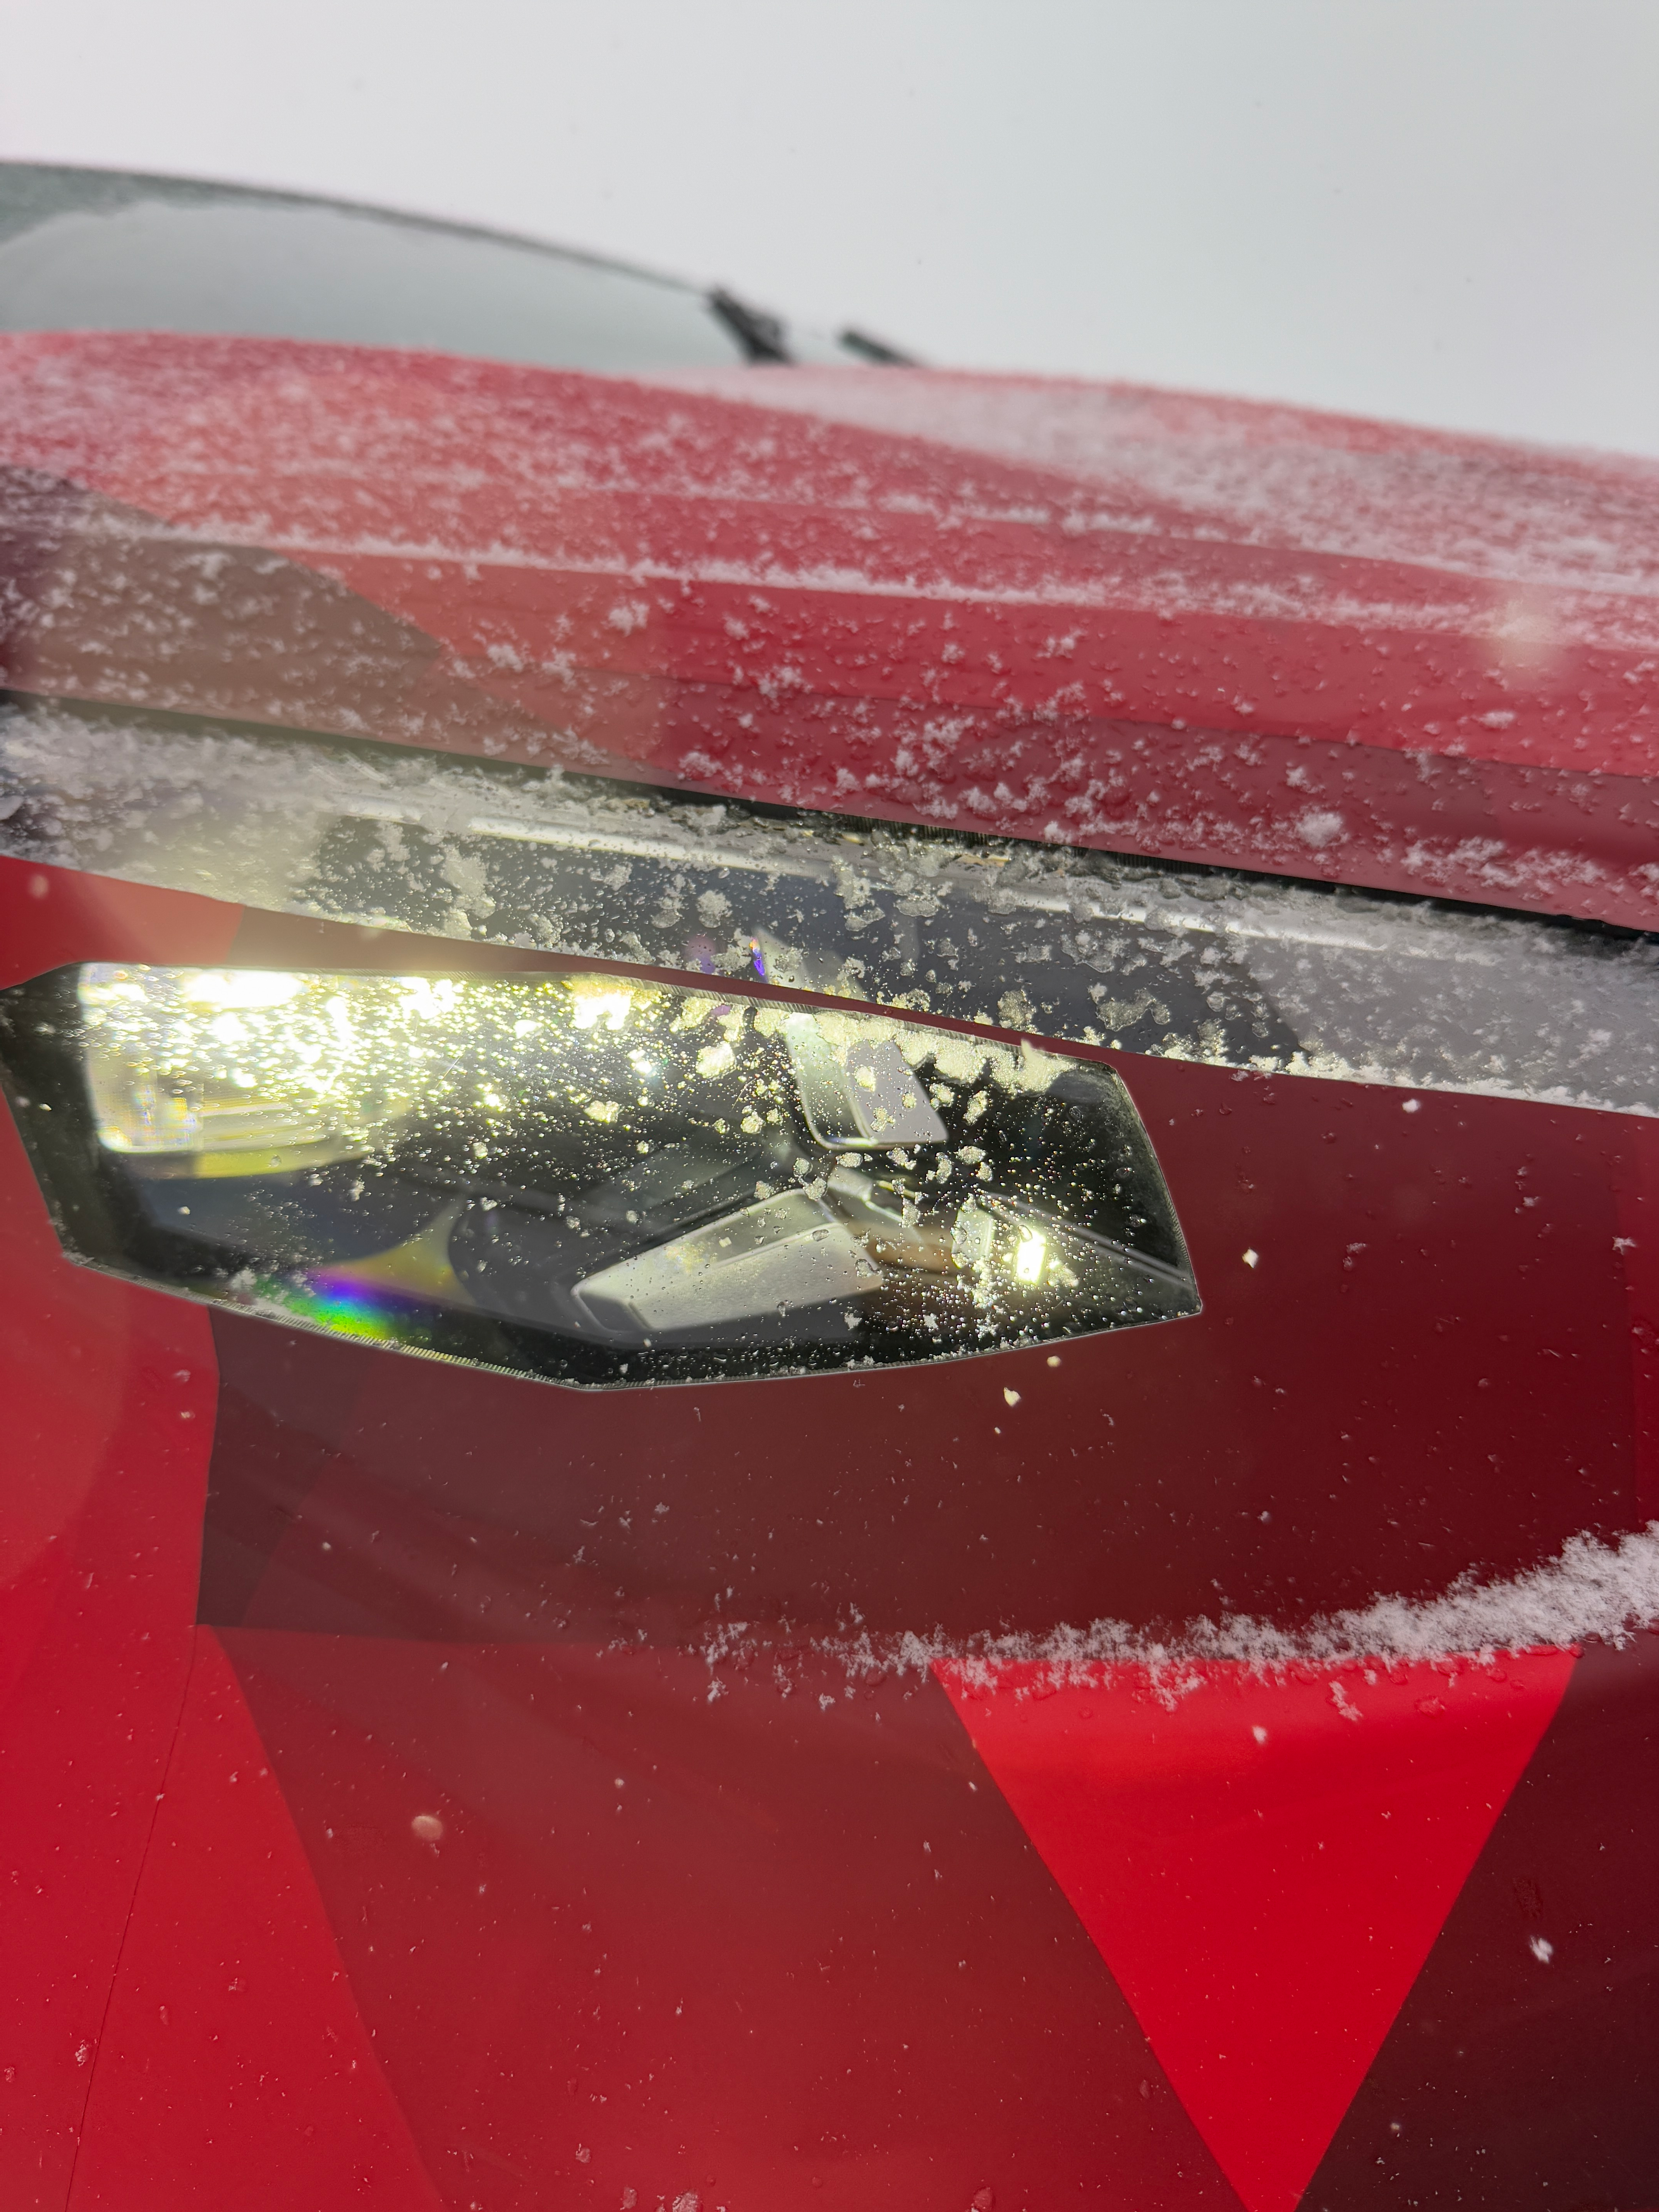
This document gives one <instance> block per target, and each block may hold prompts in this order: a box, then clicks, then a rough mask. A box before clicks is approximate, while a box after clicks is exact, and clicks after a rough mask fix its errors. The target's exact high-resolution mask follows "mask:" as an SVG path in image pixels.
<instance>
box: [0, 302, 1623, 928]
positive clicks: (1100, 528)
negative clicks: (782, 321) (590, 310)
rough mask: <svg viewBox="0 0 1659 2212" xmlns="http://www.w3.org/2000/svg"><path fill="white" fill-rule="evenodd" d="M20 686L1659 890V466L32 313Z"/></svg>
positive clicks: (973, 814) (1428, 885)
mask: <svg viewBox="0 0 1659 2212" xmlns="http://www.w3.org/2000/svg"><path fill="white" fill-rule="evenodd" d="M0 395H3V397H0V426H3V427H0V487H3V489H0V499H3V506H0V533H3V550H0V580H3V583H4V586H5V590H4V597H3V599H0V609H3V614H0V680H3V681H4V682H6V683H8V684H10V685H11V686H12V687H13V688H15V689H19V690H33V691H47V692H56V693H59V694H64V695H72V696H78V697H83V698H89V699H94V700H114V701H119V702H124V703H129V704H136V705H143V706H149V707H160V708H173V709H177V710H181V711H185V712H190V713H199V714H215V715H230V716H237V717H241V718H245V719H248V720H255V721H261V722H274V723H279V724H282V723H289V724H298V725H302V726H307V727H311V728H316V729H323V730H329V731H336V732H355V733H362V734H366V735H369V736H372V737H376V738H387V739H392V740H396V741H398V742H402V743H406V744H423V745H430V746H437V747H442V748H445V749H448V750H457V751H473V752H483V753H489V754H491V755H496V756H501V757H516V758H521V759H527V760H535V761H539V762H543V763H562V764H563V765H566V766H568V767H572V768H585V769H593V770H598V771H599V772H601V773H604V774H607V775H617V776H623V777H632V778H639V779H645V780H648V781H653V782H655V783H665V784H672V785H680V786H688V787H698V788H701V789H704V790H714V791H720V792H729V793H740V794H742V795H744V796H745V797H749V798H752V799H763V800H770V801H775V802H780V803H783V804H787V805H805V806H827V807H834V808H836V809H837V810H840V811H844V812H850V813H856V814H863V815H874V816H883V817H891V818H896V819H899V820H904V821H913V822H918V823H939V824H945V823H948V824H951V825H953V826H954V827H956V828H957V829H982V830H987V831H994V832H999V833H1004V834H1012V835H1014V836H1024V837H1033V838H1043V839H1049V840H1063V841H1066V842H1073V843H1081V844H1094V845H1101V846H1107V847H1111V848H1116V849H1120V850H1139V851H1145V852H1150V853H1156V854H1164V855H1166V856H1169V857H1171V858H1177V859H1186V860H1194V859H1195V860H1206V861H1226V862H1230V863H1232V864H1235V865H1243V866H1249V867H1257V868H1264V869H1270V870H1279V871H1284V872H1290V873H1294V874H1297V875H1301V876H1306V877H1312V878H1329V879H1340V880H1344V881H1347V882H1352V883H1359V884H1370V885H1374V886H1378V887H1382V888H1388V889H1395V890H1407V891H1411V890H1416V891H1422V892H1436V893H1439V894H1442V895H1449V896H1456V897H1463V898H1476V899H1482V900H1487V901H1491V902H1498V903H1502V904H1508V905H1513V906H1524V907H1537V908H1547V909H1556V910H1564V911H1568V912H1574V913H1582V914H1586V915H1592V916H1595V917H1598V918H1600V919H1601V920H1604V921H1614V922H1620V923H1625V924H1630V925H1634V926H1638V927H1644V926H1651V925H1652V923H1653V922H1654V921H1655V918H1656V915H1659V867H1656V865H1655V863H1654V861H1653V860H1652V857H1651V856H1652V854H1653V853H1654V851H1655V850H1656V838H1659V783H1656V778H1659V601H1656V592H1659V465H1656V464H1655V463H1652V462H1648V461H1643V460H1634V459H1621V458H1618V457H1613V456H1606V455H1596V454H1589V453H1559V452H1553V451H1548V450H1545V449H1541V448H1533V447H1518V446H1512V445H1504V444H1500V443H1498V442H1497V441H1490V440H1480V439H1473V438H1462V437H1454V436H1451V435H1445V434H1441V433H1437V432H1431V431H1421V430H1411V429H1404V428H1398V427H1395V426H1389V425H1384V424H1379V423H1374V422H1363V421H1359V420H1357V419H1353V418H1350V417H1343V416H1323V415H1316V414H1312V413H1309V412H1306V411H1302V410H1291V409H1288V408H1281V407H1273V406H1268V405H1262V404H1252V403H1248V402H1243V401H1231V400H1218V399H1210V398H1194V397H1190V396H1183V395H1178V394H1171V393H1165V392H1153V391H1150V390H1146V389H1141V388H1136V387H1130V386H1105V385H1084V384H1070V383H1058V382H1046V381H1039V380H1030V379H1014V378H993V377H974V376H965V375H957V374H937V373H933V372H926V371H920V370H916V371H909V370H907V371H894V370H889V369H872V370H860V369H836V370H827V371H817V370H810V369H781V370H777V371H767V372H762V373H756V372H752V371H740V372H739V371H732V372H717V373H711V374H699V375H696V376H680V377H677V378H675V379H673V380H657V381H655V382H653V383H650V384H647V383H641V382H632V381H623V380H610V379H601V378H595V377H590V376H585V375H575V374H562V373H556V372H552V371H547V370H539V369H534V368H506V367H500V366H495V365H490V364H480V363H476V362H460V361H456V360H453V359H449V358H442V357H435V356H417V355H410V354H403V353H380V352H370V351H365V350H362V349H341V348H333V347H322V346H313V345H300V344H294V343H280V342H270V341H264V340H258V341H254V340H240V339H197V338H173V337H116V336H106V335H101V334H89V335H69V336H64V335H52V336H46V337H8V338H4V339H0Z"/></svg>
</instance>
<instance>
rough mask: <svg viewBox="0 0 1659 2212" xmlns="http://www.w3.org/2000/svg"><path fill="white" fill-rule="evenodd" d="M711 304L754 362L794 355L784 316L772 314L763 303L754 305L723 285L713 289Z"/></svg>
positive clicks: (787, 359) (784, 360)
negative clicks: (758, 305) (757, 305)
mask: <svg viewBox="0 0 1659 2212" xmlns="http://www.w3.org/2000/svg"><path fill="white" fill-rule="evenodd" d="M708 304H709V306H710V307H712V308H713V309H714V313H716V314H717V315H718V316H719V317H720V320H721V321H722V322H723V323H724V324H725V325H726V329H727V330H728V331H731V333H732V337H734V338H736V340H737V342H738V344H739V345H740V346H741V347H742V348H743V349H744V354H745V355H746V356H748V358H749V359H750V361H751V362H762V361H773V362H787V361H789V360H790V359H791V357H792V356H791V355H790V352H789V348H788V346H787V344H786V343H785V341H784V333H783V320H782V318H781V316H778V315H769V314H768V313H766V310H765V309H764V308H763V307H750V305H749V303H748V301H746V300H739V299H738V297H737V295H736V294H735V293H732V292H728V291H726V289H725V288H724V286H720V285H717V286H716V287H715V289H714V290H713V291H712V292H710V293H709V295H708Z"/></svg>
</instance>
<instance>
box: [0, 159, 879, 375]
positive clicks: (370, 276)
mask: <svg viewBox="0 0 1659 2212" xmlns="http://www.w3.org/2000/svg"><path fill="white" fill-rule="evenodd" d="M46 330H53V331H70V330H76V331H141V330H142V331H180V332H190V333H201V334H219V335H226V336H235V337H283V338H309V339H314V340H319V341H323V342H325V343H337V344H347V345H372V346H394V347H398V346H408V347H411V348H419V349H430V350H435V351H438V352H443V353H454V354H462V355H467V356H472V357H474V358H483V359H489V360H494V361H506V362H531V363H534V364H536V365H537V366H539V367H542V368H574V369H587V370H592V371H597V372H599V373H601V374H603V373H605V372H610V373H611V374H629V373H640V372H647V371H651V370H656V369H665V368H720V367H726V366H730V365H732V364H733V363H739V362H746V361H753V360H784V361H789V360H836V359H838V360H844V361H854V360H858V359H860V358H863V359H867V358H869V353H868V350H867V344H868V342H867V341H866V342H865V347H864V349H861V348H860V344H859V343H857V342H856V341H855V342H854V343H852V344H850V345H848V344H844V343H842V342H841V341H837V340H834V339H829V338H823V337H817V336H815V335H814V334H811V333H808V332H804V331H796V330H786V329H785V327H784V326H783V325H781V324H780V323H778V322H777V321H776V319H775V318H773V317H770V316H767V315H763V314H760V313H757V311H756V310H753V309H748V308H745V307H743V306H741V304H740V303H738V301H734V300H732V298H731V297H730V295H726V294H725V293H714V294H709V293H704V292H702V291H699V290H697V289H696V287H695V286H692V285H690V284H684V283H678V282H676V281H674V280H672V279H670V278H665V277H661V276H651V275H648V274H647V273H645V272H643V271H641V270H635V269H628V268H623V267H618V266H617V265H616V264H613V263H610V262H606V261H601V260H599V259H596V258H592V257H591V256H587V255H584V254H580V253H572V252H562V251H561V250H559V249H558V248H556V247H553V246H541V245H537V244H535V243H533V242H532V241H531V240H525V239H518V238H510V237H504V236H501V235H499V234H495V233H492V232H489V231H483V230H472V229H465V228H460V227H459V226H455V225H451V224H447V223H441V222H426V221H422V220H420V219H418V218H414V217H410V216H395V215H390V214H386V213H383V212H382V211H380V210H376V209H370V208H360V207H350V206H345V205H342V204H337V203H334V202H330V201H324V200H310V199H305V198H301V197H295V196H291V195H287V194H281V193H271V192H257V191H242V190H238V189H235V188H233V187H229V186H218V185H196V184H190V183H185V182H183V181H181V180H179V179H169V178H158V177H141V176H126V175H115V174H107V173H99V172H96V171H88V170H75V169H48V168H38V167H27V166H25V165H22V164H15V163H4V164H0V331H46ZM757 332H758V333H760V335H759V336H757Z"/></svg>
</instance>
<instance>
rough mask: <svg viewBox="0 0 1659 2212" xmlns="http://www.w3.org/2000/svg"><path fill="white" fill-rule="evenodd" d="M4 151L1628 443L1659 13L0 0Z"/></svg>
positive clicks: (1187, 380)
mask: <svg viewBox="0 0 1659 2212" xmlns="http://www.w3.org/2000/svg"><path fill="white" fill-rule="evenodd" d="M0 21H3V43H4V62H3V70H0V154H4V155H9V156H11V157H14V158H32V159H42V160H47V159H49V160H55V161H89V162H94V163H96V164H100V165H102V166H106V167H134V168H156V169H165V170H172V171H175V172H179V173H185V174H191V175H204V176H217V177H224V178H229V179H235V180H237V181H240V182H246V183H256V184H275V185H288V186H297V187H300V188H301V189H307V190H314V191H326V192H331V193H335V194H338V195H341V196H344V197H359V198H365V199H374V200H381V201H385V202H388V203H390V204H394V205H398V206H403V207H409V208H414V209H417V210H423V211H427V212H432V213H436V214H441V215H449V216H461V217H464V218H467V219H470V220H473V221H478V222H493V223H500V224H502V225H504V226H509V227H513V228H519V229H523V230H528V231H532V232H534V233H536V234H540V235H543V236H546V237H550V238H553V239H556V240H561V241H563V242H567V243H570V244H574V245H580V246H591V247H594V248H598V249H599V250H601V251H609V252H616V253H618V254H621V255H624V256H626V257H628V258H632V259H635V260H639V261H641V262H645V263H647V264H653V265H654V266H658V267H662V268H665V269H669V270H677V271H679V272H683V273H684V274H687V275H690V276H698V277H717V278H720V279H721V280H723V281H724V282H726V283H730V284H732V286H734V287H735V288H736V289H738V290H740V291H744V292H746V293H748V294H749V295H751V296H753V297H756V298H757V299H759V300H762V301H767V302H769V303H770V304H773V305H775V306H778V307H782V308H784V309H785V310H786V311H787V312H789V313H793V314H796V315H799V316H800V317H802V318H803V319H807V320H811V321H816V322H819V323H822V324H824V325H836V324H838V323H840V322H842V321H844V320H848V319H851V320H854V321H857V322H858V323H860V324H861V325H863V326H865V327H866V328H869V329H872V330H875V331H881V332H884V333H886V334H888V335H890V336H891V337H895V338H897V339H899V340H902V341H904V342H906V343H909V344H911V345H913V346H915V348H916V349H919V350H921V351H922V352H924V353H925V354H926V355H927V356H928V357H929V358H931V359H933V360H936V361H939V362H955V363H963V364H970V365H975V366H985V367H993V368H1034V369H1051V370H1059V371H1063V372H1066V373H1069V374H1082V375H1086V376H1122V377H1131V378H1139V379H1146V380H1150V381H1153V382H1158V383H1167V384H1176V385H1183V386H1195V387H1199V388H1202V389H1208V390H1215V391H1229V392H1247V393H1252V394H1259V395H1262V396H1267V397H1273V398H1289V399H1296V400H1304V401H1308V402H1311V403H1313V404H1318V405H1323V406H1330V407H1338V408H1346V409H1352V410H1358V411H1360V412H1364V413H1371V414H1380V415H1391V416H1401V417H1404V418H1407V419H1409V420H1413V421H1417V422H1437V423H1445V424H1448V425H1451V426H1454V427H1459V428H1475V429H1485V430H1493V431H1498V432H1501V433H1504V434H1507V435H1519V436H1523V437H1535V438H1544V439H1551V440H1556V441H1567V442H1574V443H1583V444H1591V445H1599V446H1608V447H1625V448H1626V449H1629V450H1632V451H1641V452H1646V453H1659V0H399V4H395V5H394V4H392V0H0Z"/></svg>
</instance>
